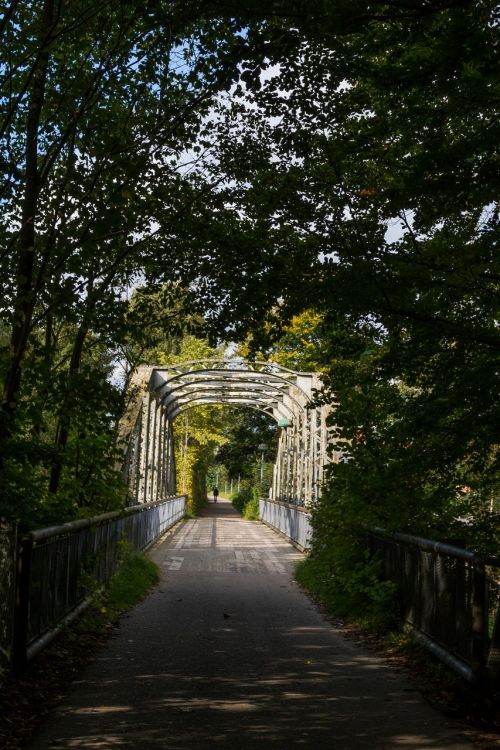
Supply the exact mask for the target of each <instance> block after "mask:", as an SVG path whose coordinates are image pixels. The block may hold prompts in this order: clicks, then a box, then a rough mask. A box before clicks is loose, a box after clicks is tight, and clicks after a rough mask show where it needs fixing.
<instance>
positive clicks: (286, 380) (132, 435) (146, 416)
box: [120, 358, 334, 506]
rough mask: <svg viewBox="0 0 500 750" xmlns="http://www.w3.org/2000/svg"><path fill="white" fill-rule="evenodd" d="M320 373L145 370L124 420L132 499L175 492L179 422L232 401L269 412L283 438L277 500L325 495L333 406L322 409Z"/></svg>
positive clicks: (223, 364)
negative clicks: (207, 407) (318, 400)
mask: <svg viewBox="0 0 500 750" xmlns="http://www.w3.org/2000/svg"><path fill="white" fill-rule="evenodd" d="M320 387H321V379H320V376H319V375H318V374H317V373H302V372H295V371H294V370H290V369H289V368H286V367H281V366H280V365H278V364H276V363H275V362H261V361H257V362H249V361H247V360H243V359H239V358H234V359H202V360H195V361H190V362H181V363H176V364H173V365H168V366H166V367H161V366H144V367H140V368H138V370H137V371H136V373H135V374H134V376H133V378H132V380H131V384H130V388H129V390H130V399H129V404H130V406H129V408H128V410H127V412H126V414H125V415H124V417H123V419H122V421H121V423H120V433H121V437H122V439H123V442H124V445H125V446H126V447H125V457H124V464H123V475H124V478H125V481H126V482H127V484H128V486H129V490H130V496H131V501H132V502H133V503H145V502H151V501H154V500H159V499H162V498H164V497H168V496H173V495H175V493H176V478H175V458H174V423H175V419H176V417H178V416H179V415H180V414H183V413H185V412H186V411H188V410H189V409H192V408H194V407H196V406H199V405H203V404H230V405H235V406H244V407H248V408H252V409H256V410H258V411H261V412H264V413H265V414H267V415H268V416H270V417H271V418H272V419H274V421H275V422H276V423H277V425H278V429H279V439H278V450H277V456H276V462H275V464H274V469H273V480H272V486H271V489H270V498H271V499H272V500H275V501H278V502H286V503H291V504H295V505H305V506H310V505H311V504H312V503H313V502H314V500H315V498H316V497H317V495H318V492H319V488H320V484H321V481H322V477H323V472H324V468H325V465H326V464H327V463H328V461H330V460H334V457H332V456H330V455H329V453H328V431H329V429H328V427H327V424H326V417H327V414H328V411H329V409H328V407H325V406H316V405H315V404H314V401H313V396H314V392H315V390H317V389H319V388H320Z"/></svg>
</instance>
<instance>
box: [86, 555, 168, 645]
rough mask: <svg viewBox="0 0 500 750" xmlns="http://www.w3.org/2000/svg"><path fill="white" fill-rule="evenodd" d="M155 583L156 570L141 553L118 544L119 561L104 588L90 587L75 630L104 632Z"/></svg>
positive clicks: (156, 567) (154, 565)
mask: <svg viewBox="0 0 500 750" xmlns="http://www.w3.org/2000/svg"><path fill="white" fill-rule="evenodd" d="M157 581H158V566H157V565H156V564H155V563H154V562H153V561H152V560H150V559H149V558H148V557H146V555H144V554H143V553H142V552H137V551H136V550H134V548H133V547H132V545H131V544H130V543H129V542H124V541H123V542H121V543H120V557H119V561H118V566H117V569H116V572H115V573H114V575H113V576H112V577H111V578H110V580H109V582H108V584H107V585H106V586H105V587H97V586H95V585H94V587H93V591H91V594H90V596H91V599H92V602H91V605H90V607H89V609H88V610H87V611H86V612H85V614H84V615H83V617H82V618H81V620H80V621H79V622H78V623H76V626H75V632H76V634H78V629H79V628H83V629H85V630H89V629H90V630H92V629H94V628H95V629H96V630H97V631H98V630H100V629H103V628H105V627H106V626H107V625H108V624H109V623H114V622H116V620H117V619H118V617H119V616H120V614H121V613H122V612H124V611H125V610H126V609H129V608H130V607H132V606H133V605H134V604H137V602H139V601H140V600H141V599H143V598H144V596H145V595H146V594H147V593H148V591H149V590H150V588H151V587H152V586H154V584H155V583H157ZM86 585H87V588H89V584H88V582H86Z"/></svg>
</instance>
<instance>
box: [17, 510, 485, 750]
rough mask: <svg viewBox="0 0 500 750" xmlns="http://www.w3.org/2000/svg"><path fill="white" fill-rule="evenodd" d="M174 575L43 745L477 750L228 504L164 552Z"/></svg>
mask: <svg viewBox="0 0 500 750" xmlns="http://www.w3.org/2000/svg"><path fill="white" fill-rule="evenodd" d="M151 557H152V558H153V559H154V560H155V561H156V562H157V563H158V564H159V565H160V569H161V581H160V584H159V585H158V586H157V587H156V588H155V589H154V591H153V592H152V593H151V595H150V596H149V597H148V598H147V599H145V600H144V601H143V602H142V603H141V604H140V605H138V606H137V607H135V608H134V609H133V610H132V611H130V612H129V613H128V614H126V615H125V616H124V617H123V618H122V620H121V621H120V626H119V628H118V629H117V631H116V633H115V634H114V635H113V636H112V637H111V638H110V639H109V641H108V642H107V643H106V645H105V646H103V647H102V648H100V649H99V651H98V652H97V654H96V657H95V658H94V659H93V661H92V662H91V663H90V664H89V665H88V666H87V667H86V669H85V670H84V672H83V673H82V674H81V675H80V676H79V678H78V679H77V680H76V681H75V682H73V683H72V685H71V687H70V689H69V690H68V692H67V695H66V697H65V699H64V701H63V702H62V703H61V705H60V706H59V707H58V708H57V709H56V710H55V711H54V712H53V713H52V714H51V715H50V716H49V717H48V718H47V720H46V721H45V723H44V724H43V725H42V727H41V728H40V730H39V731H38V733H37V735H36V736H35V738H34V740H33V742H32V743H31V745H30V748H31V750H42V749H43V750H73V749H74V748H82V749H83V750H103V749H107V748H117V749H120V750H121V749H127V750H128V749H129V748H130V749H132V748H133V749H134V750H139V749H142V748H153V750H156V749H158V750H160V749H161V750H202V749H203V750H205V749H206V748H220V749H221V750H267V749H268V748H269V749H271V748H272V749H273V750H287V749H288V748H290V747H292V748H295V747H296V748H307V749H309V750H323V749H324V750H358V749H359V750H361V749H363V750H379V749H380V750H382V749H384V750H389V749H390V750H393V749H395V748H401V749H402V750H403V749H404V750H430V749H431V748H439V749H440V750H472V745H471V744H470V742H469V741H468V740H467V739H465V738H464V737H463V736H461V734H460V728H459V727H458V726H457V725H455V724H454V723H453V722H452V721H448V720H447V719H446V718H444V717H443V716H442V715H440V714H438V713H437V712H436V711H435V710H434V709H432V708H431V707H430V706H429V705H428V704H427V703H426V702H425V701H424V699H423V698H422V697H421V696H420V694H419V693H418V692H417V691H416V689H415V688H414V687H413V686H412V685H411V683H410V682H409V681H408V679H407V678H406V677H405V676H404V675H402V674H401V673H399V672H394V671H392V670H391V669H390V668H389V667H388V666H387V665H386V664H385V663H384V662H383V660H382V659H380V658H378V657H377V656H374V655H372V654H369V653H366V652H363V651H362V650H361V649H360V648H359V647H358V646H357V645H355V644H352V643H350V642H348V641H346V640H345V639H343V638H342V636H341V635H340V634H339V633H338V632H337V631H336V630H335V628H334V626H333V625H332V624H331V623H329V622H328V621H326V620H325V619H324V617H323V616H322V615H321V613H320V612H319V611H318V609H317V608H316V607H315V605H314V604H312V603H311V601H310V599H309V598H308V597H307V596H306V595H305V594H304V593H303V592H302V591H301V590H300V588H299V587H298V586H297V584H295V583H294V581H293V579H292V571H293V566H294V564H295V562H296V561H297V560H298V559H299V558H300V557H301V555H300V553H299V552H297V551H296V550H295V549H294V548H293V547H292V546H291V545H289V544H288V543H287V542H286V541H284V540H283V539H281V537H279V536H277V535H276V534H274V533H273V532H272V531H271V530H270V529H268V528H267V527H266V526H264V525H262V524H259V523H255V522H251V521H243V520H242V519H240V517H239V516H238V515H237V514H236V512H235V511H234V510H233V508H232V506H231V505H230V504H229V503H228V502H226V501H223V500H219V502H218V503H216V504H215V503H212V504H211V505H210V506H209V508H208V509H207V511H206V513H205V514H204V517H203V518H200V519H197V520H189V521H185V522H183V523H181V524H179V525H178V526H177V527H176V528H175V529H174V530H173V531H172V532H171V533H169V534H168V535H167V536H166V537H165V538H164V539H163V540H162V542H160V543H159V544H158V545H156V547H155V548H154V549H153V550H152V551H151Z"/></svg>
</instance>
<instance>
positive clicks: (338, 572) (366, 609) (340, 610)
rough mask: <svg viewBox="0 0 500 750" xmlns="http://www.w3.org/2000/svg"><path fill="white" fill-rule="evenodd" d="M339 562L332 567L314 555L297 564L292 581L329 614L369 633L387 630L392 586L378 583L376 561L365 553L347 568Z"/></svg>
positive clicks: (390, 620)
mask: <svg viewBox="0 0 500 750" xmlns="http://www.w3.org/2000/svg"><path fill="white" fill-rule="evenodd" d="M341 561H342V558H341V557H339V558H338V559H337V563H339V564H338V565H333V564H332V562H333V561H331V560H330V559H329V557H328V556H321V555H315V554H314V553H313V554H311V555H309V556H308V557H306V558H305V559H304V560H302V561H301V562H300V563H299V564H298V566H297V568H296V570H295V578H296V580H297V582H298V583H299V584H300V585H301V586H302V587H303V588H305V589H307V591H309V592H310V593H311V594H312V595H313V597H314V598H315V599H317V600H318V601H319V602H320V603H321V604H322V605H323V607H324V608H325V609H326V611H327V612H328V613H329V614H331V615H334V616H337V617H347V618H348V619H349V620H350V621H351V622H354V623H356V624H358V625H360V626H361V627H363V628H366V629H367V630H368V631H370V632H377V633H381V632H384V631H385V632H387V631H388V630H390V629H391V628H392V627H393V626H394V623H395V620H394V584H392V583H391V582H389V581H381V580H380V578H379V563H378V561H377V560H374V559H373V558H370V557H369V556H368V554H364V553H361V554H360V555H359V557H358V559H352V560H351V561H350V564H349V565H348V566H347V567H346V568H344V566H343V565H342V564H340V563H341Z"/></svg>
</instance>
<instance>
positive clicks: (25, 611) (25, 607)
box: [12, 535, 33, 673]
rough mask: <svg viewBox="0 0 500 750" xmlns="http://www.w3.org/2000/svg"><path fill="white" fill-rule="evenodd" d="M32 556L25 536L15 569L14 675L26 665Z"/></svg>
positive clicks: (31, 548)
mask: <svg viewBox="0 0 500 750" xmlns="http://www.w3.org/2000/svg"><path fill="white" fill-rule="evenodd" d="M32 554H33V537H32V536H31V535H27V536H26V537H23V539H21V543H20V545H19V556H18V567H17V580H16V609H15V613H14V639H13V648H12V667H13V670H14V672H15V673H19V672H22V671H23V669H25V667H26V664H27V645H28V619H29V609H30V585H31V559H32Z"/></svg>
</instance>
